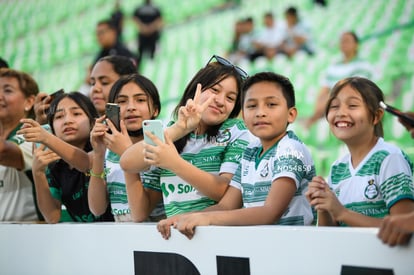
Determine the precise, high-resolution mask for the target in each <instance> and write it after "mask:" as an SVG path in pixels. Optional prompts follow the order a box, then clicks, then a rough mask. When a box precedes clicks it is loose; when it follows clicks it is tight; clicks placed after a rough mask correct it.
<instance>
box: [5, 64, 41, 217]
mask: <svg viewBox="0 0 414 275" xmlns="http://www.w3.org/2000/svg"><path fill="white" fill-rule="evenodd" d="M38 93H39V88H38V86H37V83H36V81H35V80H34V79H33V78H32V77H31V76H30V75H28V74H27V73H24V72H20V71H16V70H12V69H8V68H1V69H0V221H38V220H39V219H40V218H41V216H40V215H39V216H38V214H37V211H36V210H37V209H36V200H35V197H34V194H35V191H34V186H33V182H32V181H31V178H32V162H33V154H32V143H31V142H28V141H26V140H25V139H24V138H23V137H22V136H19V135H17V130H18V129H19V128H20V127H21V126H22V124H21V123H20V120H21V119H22V118H26V117H31V118H34V112H33V105H34V101H35V97H36V95H37V94H38Z"/></svg>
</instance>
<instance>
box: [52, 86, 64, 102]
mask: <svg viewBox="0 0 414 275" xmlns="http://www.w3.org/2000/svg"><path fill="white" fill-rule="evenodd" d="M64 93H65V90H64V89H60V90H57V91H56V92H54V93H51V94H50V95H49V96H50V102H52V100H53V99H55V97H57V96H58V95H61V94H64Z"/></svg>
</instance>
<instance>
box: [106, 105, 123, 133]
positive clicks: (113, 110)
mask: <svg viewBox="0 0 414 275" xmlns="http://www.w3.org/2000/svg"><path fill="white" fill-rule="evenodd" d="M120 109H121V108H120V107H119V105H118V104H115V103H106V108H105V115H106V117H107V118H109V119H110V120H111V122H112V123H113V124H114V125H115V128H116V129H117V130H118V131H121V126H120Z"/></svg>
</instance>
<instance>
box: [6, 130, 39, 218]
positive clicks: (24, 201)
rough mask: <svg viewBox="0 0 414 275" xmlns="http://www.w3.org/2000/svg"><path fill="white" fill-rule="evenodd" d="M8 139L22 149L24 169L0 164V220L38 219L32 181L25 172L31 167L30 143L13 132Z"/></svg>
mask: <svg viewBox="0 0 414 275" xmlns="http://www.w3.org/2000/svg"><path fill="white" fill-rule="evenodd" d="M15 131H17V129H16V130H15ZM8 141H10V142H13V143H16V144H17V145H18V146H19V148H20V150H21V151H22V155H23V160H24V169H23V170H22V171H19V170H17V169H16V168H12V167H6V166H2V165H0V221H38V220H39V218H38V216H37V213H36V207H35V201H34V199H35V198H34V193H33V183H32V182H31V181H30V179H29V178H28V177H27V175H26V173H25V171H30V170H31V169H32V161H33V154H32V143H31V142H26V141H25V139H24V138H23V136H20V135H13V134H12V135H11V136H10V137H9V138H8Z"/></svg>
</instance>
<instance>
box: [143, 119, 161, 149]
mask: <svg viewBox="0 0 414 275" xmlns="http://www.w3.org/2000/svg"><path fill="white" fill-rule="evenodd" d="M142 130H143V132H144V141H145V142H146V143H148V144H151V145H156V144H155V143H154V142H153V141H152V140H151V139H150V138H149V137H148V136H147V135H146V134H145V132H150V133H152V134H153V135H155V136H156V137H157V138H159V139H160V140H161V141H162V142H165V140H164V128H163V127H162V121H161V120H158V119H150V120H144V121H143V122H142Z"/></svg>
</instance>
